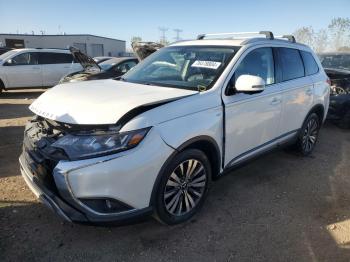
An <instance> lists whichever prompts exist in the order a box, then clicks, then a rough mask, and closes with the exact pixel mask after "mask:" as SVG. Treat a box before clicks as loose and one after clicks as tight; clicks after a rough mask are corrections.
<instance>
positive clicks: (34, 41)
mask: <svg viewBox="0 0 350 262" xmlns="http://www.w3.org/2000/svg"><path fill="white" fill-rule="evenodd" d="M5 39H21V40H24V45H25V47H32V48H67V47H68V46H71V45H74V44H80V45H76V46H78V47H79V46H84V45H85V46H86V52H87V54H88V55H90V56H96V55H102V56H109V55H111V56H119V55H120V54H122V53H125V41H122V40H117V39H111V38H105V37H99V36H93V35H16V34H13V35H12V34H0V42H1V43H2V44H3V45H5V43H6V41H5ZM99 45H103V48H100V47H101V46H99ZM102 49H103V54H97V53H96V52H99V51H98V50H102ZM93 50H95V52H93ZM82 51H83V50H82Z"/></svg>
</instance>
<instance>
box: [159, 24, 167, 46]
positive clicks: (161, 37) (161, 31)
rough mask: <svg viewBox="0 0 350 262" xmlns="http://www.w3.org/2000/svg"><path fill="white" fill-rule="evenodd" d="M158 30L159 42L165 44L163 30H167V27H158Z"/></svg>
mask: <svg viewBox="0 0 350 262" xmlns="http://www.w3.org/2000/svg"><path fill="white" fill-rule="evenodd" d="M158 29H159V31H160V43H161V44H166V42H167V41H166V36H165V32H166V31H168V29H169V28H167V27H158Z"/></svg>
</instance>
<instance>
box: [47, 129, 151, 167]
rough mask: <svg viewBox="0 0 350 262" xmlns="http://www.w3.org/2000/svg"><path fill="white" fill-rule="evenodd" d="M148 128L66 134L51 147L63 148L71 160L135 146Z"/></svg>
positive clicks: (111, 152) (106, 153) (115, 151)
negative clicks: (118, 131) (120, 131)
mask: <svg viewBox="0 0 350 262" xmlns="http://www.w3.org/2000/svg"><path fill="white" fill-rule="evenodd" d="M149 129H150V128H144V129H139V130H135V131H130V132H124V133H99V134H76V135H72V134H69V135H66V136H64V137H62V138H60V139H59V140H57V141H56V142H55V143H53V144H52V146H53V147H56V148H61V149H63V150H64V151H65V152H66V154H67V155H68V157H69V158H70V159H72V160H77V159H84V158H91V157H97V156H102V155H108V154H113V153H117V152H120V151H124V150H128V149H131V148H133V147H135V146H137V145H138V144H139V143H140V142H141V141H142V140H143V138H144V137H145V136H146V134H147V132H148V131H149Z"/></svg>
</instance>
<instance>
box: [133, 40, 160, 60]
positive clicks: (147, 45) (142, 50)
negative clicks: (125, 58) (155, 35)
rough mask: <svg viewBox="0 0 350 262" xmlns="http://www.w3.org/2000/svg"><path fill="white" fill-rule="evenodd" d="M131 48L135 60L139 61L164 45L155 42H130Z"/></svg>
mask: <svg viewBox="0 0 350 262" xmlns="http://www.w3.org/2000/svg"><path fill="white" fill-rule="evenodd" d="M131 47H132V49H133V50H134V53H135V54H136V56H137V58H138V59H139V60H140V61H141V60H144V59H145V58H146V57H147V56H149V55H151V54H153V53H154V52H155V51H157V50H158V49H160V48H162V47H164V45H162V44H160V43H156V42H132V43H131Z"/></svg>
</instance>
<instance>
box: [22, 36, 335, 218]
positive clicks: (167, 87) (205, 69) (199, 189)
mask: <svg viewBox="0 0 350 262" xmlns="http://www.w3.org/2000/svg"><path fill="white" fill-rule="evenodd" d="M260 33H261V34H263V35H264V36H265V37H264V38H262V37H252V38H247V37H246V36H245V37H244V38H239V37H238V35H236V34H232V35H233V38H228V35H223V36H222V35H201V36H199V37H198V39H197V40H194V41H184V42H178V43H174V44H172V45H170V46H168V47H165V48H162V49H160V50H158V51H157V52H155V53H154V54H152V55H151V56H149V57H148V58H146V59H145V60H144V61H142V62H141V63H140V64H138V65H137V66H136V67H134V69H132V70H131V71H129V72H128V73H127V74H126V75H124V76H123V77H122V78H121V79H120V80H119V81H117V80H112V79H110V80H96V81H88V82H77V83H70V84H62V85H59V86H57V87H54V88H52V89H50V90H49V91H47V92H45V93H44V94H42V95H41V96H40V97H39V98H38V99H37V100H36V101H35V102H34V103H33V104H32V105H31V106H30V109H31V110H32V111H33V112H34V113H35V114H36V116H35V117H34V118H33V119H32V120H31V121H30V123H29V124H28V125H27V127H26V129H25V136H24V147H23V148H24V149H23V153H22V155H21V157H20V164H21V171H22V175H23V177H24V179H25V181H26V182H27V183H28V185H29V186H30V187H31V189H32V190H33V191H34V193H35V194H36V195H37V196H38V197H39V198H40V199H41V200H42V201H43V202H45V203H46V204H47V205H48V206H49V207H51V208H52V209H53V210H55V211H56V212H57V213H58V214H59V215H60V216H62V217H63V218H64V219H66V220H68V221H75V222H90V223H99V222H110V221H114V222H117V221H119V222H121V221H127V222H130V221H132V220H134V219H136V218H139V217H142V216H143V215H150V214H153V216H154V217H156V218H157V219H158V220H160V221H161V222H163V223H166V224H176V223H180V222H183V221H186V220H188V219H189V218H191V217H192V216H193V215H194V214H195V213H196V212H197V211H198V209H199V208H200V207H201V206H202V204H203V201H204V199H205V197H206V195H207V192H208V186H209V184H210V181H212V180H215V178H217V177H220V176H222V175H223V174H224V173H226V171H228V170H230V169H231V168H233V167H236V166H237V165H239V164H241V163H243V162H246V161H247V160H249V159H252V158H253V157H255V156H257V155H259V154H261V153H263V152H266V151H268V150H271V149H274V148H276V147H279V146H282V145H284V144H288V143H289V144H294V146H295V148H296V150H298V151H299V152H300V153H301V155H308V154H310V153H311V152H312V150H313V149H314V146H315V143H316V141H317V137H318V132H319V129H320V127H321V125H322V123H323V121H324V119H325V116H326V113H327V110H328V103H329V90H330V86H329V80H328V78H327V76H326V75H325V73H324V71H323V69H322V66H321V64H320V62H319V61H318V58H317V57H316V56H315V54H314V53H313V52H312V51H311V49H310V48H309V47H307V46H305V45H302V44H298V43H295V40H294V38H293V37H292V36H286V38H285V39H282V38H281V39H276V38H274V37H273V34H272V33H271V32H265V31H264V32H260ZM213 37H214V38H215V39H212V38H213ZM222 37H226V38H224V39H222Z"/></svg>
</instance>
